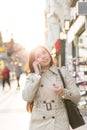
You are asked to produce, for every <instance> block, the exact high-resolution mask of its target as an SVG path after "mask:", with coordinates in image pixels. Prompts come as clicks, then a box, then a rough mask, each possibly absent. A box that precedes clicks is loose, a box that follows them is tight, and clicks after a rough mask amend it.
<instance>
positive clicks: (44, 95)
mask: <svg viewBox="0 0 87 130" xmlns="http://www.w3.org/2000/svg"><path fill="white" fill-rule="evenodd" d="M28 65H29V69H30V72H29V74H28V75H27V78H26V83H25V87H24V88H23V90H22V97H23V99H24V100H25V101H27V103H28V104H27V105H28V106H27V109H28V110H29V112H30V111H31V120H30V125H29V126H30V127H29V130H70V127H69V121H68V116H67V112H66V109H65V106H64V103H63V101H62V99H63V98H66V99H70V100H72V101H73V102H75V103H78V102H79V100H80V91H79V88H78V87H77V86H76V84H75V80H74V79H73V77H72V75H71V74H70V73H69V72H68V70H67V69H66V67H65V66H63V67H57V66H55V65H54V63H53V59H52V56H51V54H50V52H49V51H48V49H47V48H46V47H44V46H37V47H36V48H35V49H33V50H32V51H31V52H30V54H29V63H28ZM58 68H60V70H61V72H62V74H63V77H64V80H65V83H66V88H64V86H63V83H62V81H61V78H60V75H59V73H58Z"/></svg>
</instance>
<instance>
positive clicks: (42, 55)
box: [34, 48, 51, 68]
mask: <svg viewBox="0 0 87 130" xmlns="http://www.w3.org/2000/svg"><path fill="white" fill-rule="evenodd" d="M34 56H35V60H36V61H38V62H39V63H40V65H41V67H42V68H46V67H49V66H50V62H51V57H50V54H49V53H48V52H47V51H46V50H45V49H44V48H38V49H37V50H35V55H34Z"/></svg>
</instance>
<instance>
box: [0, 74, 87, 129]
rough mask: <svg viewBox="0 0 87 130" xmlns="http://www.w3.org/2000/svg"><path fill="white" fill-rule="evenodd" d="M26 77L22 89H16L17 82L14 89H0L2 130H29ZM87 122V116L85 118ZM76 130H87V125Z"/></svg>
mask: <svg viewBox="0 0 87 130" xmlns="http://www.w3.org/2000/svg"><path fill="white" fill-rule="evenodd" d="M24 80H25V76H22V77H21V80H20V85H21V89H19V90H18V89H16V81H12V82H11V85H12V88H11V89H9V87H8V86H6V88H5V91H2V89H1V87H0V130H29V121H30V114H29V113H27V111H26V102H25V101H23V99H22V89H23V85H24ZM84 119H85V121H86V122H87V115H86V116H84ZM76 130H87V124H86V125H84V126H82V127H79V128H77V129H76Z"/></svg>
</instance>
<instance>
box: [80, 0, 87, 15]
mask: <svg viewBox="0 0 87 130" xmlns="http://www.w3.org/2000/svg"><path fill="white" fill-rule="evenodd" d="M78 14H79V15H87V2H85V1H84V2H78Z"/></svg>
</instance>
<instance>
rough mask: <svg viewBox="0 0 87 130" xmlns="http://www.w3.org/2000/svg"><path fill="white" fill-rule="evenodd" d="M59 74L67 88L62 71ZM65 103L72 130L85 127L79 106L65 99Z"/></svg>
mask: <svg viewBox="0 0 87 130" xmlns="http://www.w3.org/2000/svg"><path fill="white" fill-rule="evenodd" d="M58 72H59V74H60V77H61V80H62V82H63V85H64V88H66V86H65V82H64V78H63V75H62V73H61V71H60V69H58ZM63 102H64V104H65V107H66V110H67V115H68V119H69V124H70V126H71V127H72V129H75V128H78V127H80V126H82V125H84V124H85V121H84V119H83V116H82V114H81V113H80V110H79V108H78V106H77V104H75V103H74V102H73V101H71V100H69V99H63Z"/></svg>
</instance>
